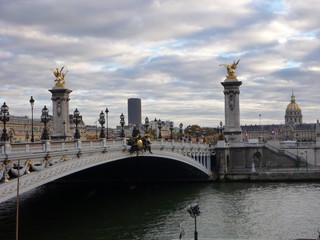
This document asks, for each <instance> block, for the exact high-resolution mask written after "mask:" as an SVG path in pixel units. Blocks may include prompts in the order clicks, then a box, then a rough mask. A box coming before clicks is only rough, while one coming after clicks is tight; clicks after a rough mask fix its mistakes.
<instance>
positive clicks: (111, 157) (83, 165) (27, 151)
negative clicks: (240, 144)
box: [0, 140, 213, 203]
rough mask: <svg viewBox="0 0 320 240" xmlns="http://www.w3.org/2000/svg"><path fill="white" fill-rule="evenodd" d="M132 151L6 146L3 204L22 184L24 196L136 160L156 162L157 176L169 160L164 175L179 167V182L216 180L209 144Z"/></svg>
mask: <svg viewBox="0 0 320 240" xmlns="http://www.w3.org/2000/svg"><path fill="white" fill-rule="evenodd" d="M129 149H130V146H127V145H126V144H125V142H124V141H123V140H117V141H116V140H112V141H109V140H108V141H105V140H103V141H84V142H80V141H75V142H50V141H46V142H42V143H27V144H9V143H6V144H3V145H2V146H1V153H0V203H1V202H4V201H6V200H8V199H10V198H13V197H15V196H16V194H17V182H18V181H19V193H24V192H27V191H29V190H31V189H34V188H36V187H38V186H41V185H43V184H46V183H48V182H51V181H54V180H57V179H59V178H63V177H66V176H68V175H71V174H74V173H77V172H81V171H84V170H86V169H92V168H93V167H97V166H98V167H102V166H107V164H111V163H116V162H120V161H122V160H126V161H127V163H128V162H131V163H132V162H133V161H134V160H136V161H137V163H138V162H140V164H141V163H142V162H143V161H142V159H144V160H146V159H152V161H153V162H152V166H153V168H154V169H151V170H150V169H149V170H148V171H153V172H155V173H156V172H157V170H158V169H157V168H158V166H159V164H158V165H157V162H158V163H159V162H160V161H163V160H165V164H167V165H166V166H162V171H163V170H164V169H165V170H164V171H166V170H167V169H166V167H167V168H171V166H172V163H175V164H176V165H175V167H174V171H175V172H177V173H178V172H182V171H184V174H183V175H181V174H180V175H179V174H178V178H179V177H181V178H184V177H185V176H187V175H188V176H189V177H190V176H191V175H192V178H193V179H201V180H211V178H212V172H211V155H212V151H213V149H211V148H210V147H209V146H208V145H206V144H191V143H182V142H176V143H175V142H164V141H155V142H153V143H152V153H147V152H141V153H140V154H139V156H136V154H130V153H129ZM131 160H132V161H131ZM168 163H170V164H168ZM18 166H20V168H19V169H20V170H19V171H18ZM168 170H170V169H168ZM18 173H19V174H18ZM18 175H19V178H18ZM176 179H177V178H176ZM180 180H184V179H180Z"/></svg>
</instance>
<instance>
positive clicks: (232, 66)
mask: <svg viewBox="0 0 320 240" xmlns="http://www.w3.org/2000/svg"><path fill="white" fill-rule="evenodd" d="M239 62H240V59H239V60H238V61H237V62H236V61H233V63H232V64H220V65H219V66H225V67H226V69H227V72H228V75H227V76H226V79H230V80H237V76H236V74H235V72H236V68H237V65H238V63H239Z"/></svg>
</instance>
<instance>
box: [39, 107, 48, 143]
mask: <svg viewBox="0 0 320 240" xmlns="http://www.w3.org/2000/svg"><path fill="white" fill-rule="evenodd" d="M49 121H50V117H49V110H48V108H47V106H44V108H43V109H42V114H41V122H43V124H44V128H43V132H42V135H41V140H49V132H48V128H47V123H48V122H49Z"/></svg>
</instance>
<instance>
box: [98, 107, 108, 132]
mask: <svg viewBox="0 0 320 240" xmlns="http://www.w3.org/2000/svg"><path fill="white" fill-rule="evenodd" d="M98 121H99V123H100V124H101V131H100V135H99V137H100V138H106V135H105V134H104V127H103V124H104V123H105V122H106V121H105V118H104V113H103V111H101V113H100V115H99V120H98Z"/></svg>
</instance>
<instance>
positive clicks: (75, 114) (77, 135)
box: [73, 108, 82, 140]
mask: <svg viewBox="0 0 320 240" xmlns="http://www.w3.org/2000/svg"><path fill="white" fill-rule="evenodd" d="M81 120H82V116H81V115H80V112H79V111H78V108H76V110H75V111H74V112H73V122H74V124H76V132H75V133H74V136H73V137H74V139H75V140H79V139H80V138H81V136H80V132H79V129H78V124H79V123H80V122H81Z"/></svg>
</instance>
